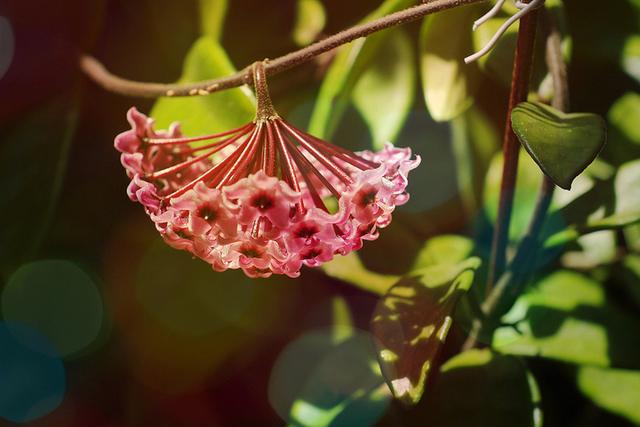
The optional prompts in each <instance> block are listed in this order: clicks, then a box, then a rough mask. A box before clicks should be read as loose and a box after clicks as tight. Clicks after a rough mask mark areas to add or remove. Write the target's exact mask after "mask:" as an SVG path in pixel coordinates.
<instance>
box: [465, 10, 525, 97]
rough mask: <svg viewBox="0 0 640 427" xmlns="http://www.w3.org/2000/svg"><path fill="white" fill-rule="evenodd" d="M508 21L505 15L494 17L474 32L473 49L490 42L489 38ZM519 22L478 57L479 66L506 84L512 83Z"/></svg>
mask: <svg viewBox="0 0 640 427" xmlns="http://www.w3.org/2000/svg"><path fill="white" fill-rule="evenodd" d="M505 21H506V18H505V17H498V18H492V19H490V20H488V21H487V22H485V23H484V24H483V25H482V26H480V27H479V28H478V29H477V30H476V31H474V32H473V50H474V51H476V52H477V51H479V50H480V49H482V48H483V47H485V46H486V45H487V43H489V40H491V38H492V37H493V35H494V34H495V33H496V31H498V29H499V28H500V27H501V26H502V24H504V23H505ZM517 36H518V23H516V24H514V25H512V26H511V27H509V29H508V30H507V31H506V32H505V33H504V34H503V35H502V37H500V39H499V40H498V42H497V43H496V45H495V47H494V48H493V49H492V50H491V51H490V52H489V53H488V54H486V55H485V56H483V57H481V58H480V59H478V66H479V67H480V69H481V70H482V71H484V72H485V73H486V74H488V75H492V76H495V80H496V81H498V82H500V83H502V84H503V85H505V86H507V87H508V86H509V85H510V83H511V70H512V69H513V52H515V48H516V39H517Z"/></svg>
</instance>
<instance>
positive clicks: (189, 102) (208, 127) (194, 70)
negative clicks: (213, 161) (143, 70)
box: [151, 36, 255, 136]
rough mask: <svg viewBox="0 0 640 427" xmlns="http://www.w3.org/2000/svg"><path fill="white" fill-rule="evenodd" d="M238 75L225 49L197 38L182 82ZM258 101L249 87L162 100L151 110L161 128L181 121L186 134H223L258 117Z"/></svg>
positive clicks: (185, 66) (215, 43) (203, 38)
mask: <svg viewBox="0 0 640 427" xmlns="http://www.w3.org/2000/svg"><path fill="white" fill-rule="evenodd" d="M233 72H235V69H234V67H233V65H232V64H231V61H230V60H229V57H228V56H227V54H226V53H225V51H224V49H223V48H222V47H221V46H220V45H219V44H218V43H217V42H216V41H214V40H213V39H212V38H211V37H207V36H204V37H201V38H200V39H198V40H197V41H196V42H195V44H194V45H193V47H192V48H191V50H190V51H189V53H188V55H187V58H186V60H185V65H184V70H183V74H182V78H181V79H180V82H194V81H199V80H206V79H211V78H215V77H220V76H226V75H229V74H231V73H233ZM254 105H255V101H254V97H253V95H252V94H251V93H250V92H249V90H248V89H247V88H239V89H230V90H225V91H222V92H216V93H213V94H211V95H208V96H196V97H187V98H161V99H159V100H158V102H156V104H155V105H154V107H153V110H152V111H151V116H152V117H153V118H154V119H155V120H156V123H157V126H158V128H160V129H162V128H166V127H168V126H169V125H170V124H171V123H173V122H175V121H179V122H180V125H181V128H182V130H183V132H184V133H185V134H186V135H194V136H196V135H204V134H208V133H215V132H223V131H225V130H229V129H233V128H235V127H238V126H241V125H243V124H245V123H248V122H249V121H250V120H252V119H253V116H254V115H255V106H254Z"/></svg>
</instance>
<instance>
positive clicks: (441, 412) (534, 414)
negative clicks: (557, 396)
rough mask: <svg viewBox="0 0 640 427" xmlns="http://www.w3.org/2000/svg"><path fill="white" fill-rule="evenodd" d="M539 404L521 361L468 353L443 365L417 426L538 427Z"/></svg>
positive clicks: (484, 352)
mask: <svg viewBox="0 0 640 427" xmlns="http://www.w3.org/2000/svg"><path fill="white" fill-rule="evenodd" d="M540 405H541V402H540V392H539V390H538V386H537V384H536V381H535V379H534V378H533V375H532V374H531V373H530V372H529V371H528V370H527V368H526V366H525V364H524V363H523V362H522V361H521V360H519V359H518V358H516V357H513V356H503V355H499V354H494V353H492V352H491V351H490V350H487V349H485V350H470V351H467V352H464V353H461V354H458V355H457V356H455V357H453V358H451V359H450V360H449V361H447V362H446V363H445V364H444V365H442V367H441V369H440V373H439V375H438V376H437V377H436V378H435V380H434V381H433V383H432V387H431V388H430V389H429V390H428V392H427V393H426V394H425V398H424V405H423V406H422V407H421V408H420V415H421V423H420V424H419V425H424V426H433V427H440V426H447V427H514V426H518V427H520V426H522V427H529V426H530V427H540V426H542V411H541V409H540ZM416 425H418V424H416Z"/></svg>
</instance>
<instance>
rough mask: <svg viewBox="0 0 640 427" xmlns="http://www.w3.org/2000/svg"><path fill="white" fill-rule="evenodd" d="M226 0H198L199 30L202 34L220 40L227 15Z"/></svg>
mask: <svg viewBox="0 0 640 427" xmlns="http://www.w3.org/2000/svg"><path fill="white" fill-rule="evenodd" d="M227 7H228V4H227V0H200V28H201V31H202V34H206V35H208V36H211V37H212V38H213V39H214V40H220V37H221V36H222V30H223V29H224V17H225V15H226V14H227Z"/></svg>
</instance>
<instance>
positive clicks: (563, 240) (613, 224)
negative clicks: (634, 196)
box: [544, 212, 640, 248]
mask: <svg viewBox="0 0 640 427" xmlns="http://www.w3.org/2000/svg"><path fill="white" fill-rule="evenodd" d="M639 222H640V212H624V213H619V214H614V215H610V216H608V217H605V218H601V219H595V220H590V221H588V222H587V223H586V224H584V225H572V226H570V227H569V228H567V229H565V230H562V231H559V232H557V233H555V234H553V235H551V236H549V237H548V238H547V240H546V241H545V244H544V246H545V247H546V248H551V247H553V246H559V245H566V244H567V243H570V242H573V241H575V240H577V239H579V238H580V237H581V236H584V235H586V234H591V233H597V232H598V231H605V230H619V229H622V228H626V227H628V226H630V225H634V224H637V223H639Z"/></svg>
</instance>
